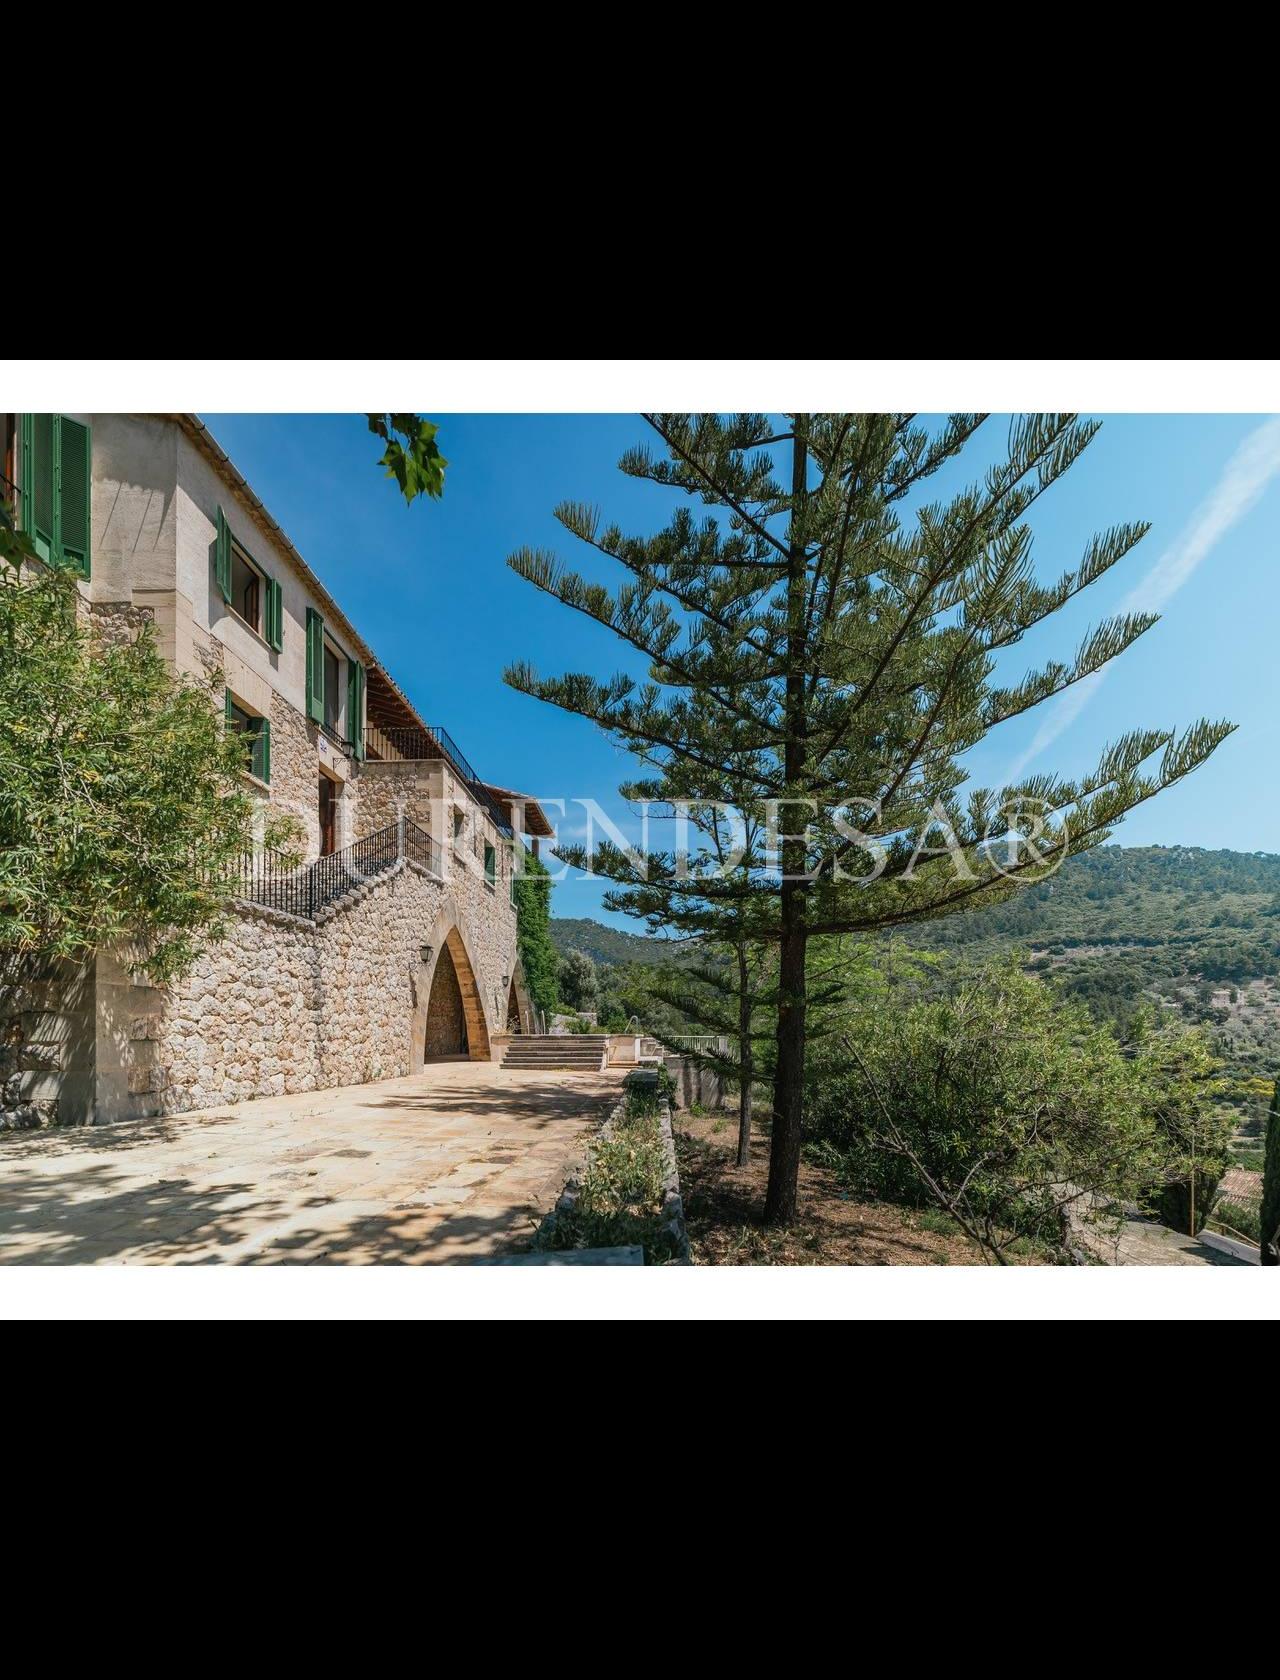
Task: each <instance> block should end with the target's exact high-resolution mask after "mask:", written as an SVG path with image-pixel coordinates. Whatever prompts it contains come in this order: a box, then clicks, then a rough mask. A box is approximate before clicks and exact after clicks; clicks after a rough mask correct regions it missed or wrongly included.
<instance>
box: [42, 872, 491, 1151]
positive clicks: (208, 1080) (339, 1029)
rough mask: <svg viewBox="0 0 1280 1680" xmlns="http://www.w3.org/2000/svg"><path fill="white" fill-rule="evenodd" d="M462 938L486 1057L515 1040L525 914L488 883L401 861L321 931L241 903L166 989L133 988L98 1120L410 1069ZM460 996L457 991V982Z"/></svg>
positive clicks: (465, 979) (477, 1039)
mask: <svg viewBox="0 0 1280 1680" xmlns="http://www.w3.org/2000/svg"><path fill="white" fill-rule="evenodd" d="M455 930H456V931H455ZM459 941H460V945H461V951H462V953H463V955H462V962H463V965H464V969H465V970H467V972H463V973H462V974H460V975H459V977H458V978H459V979H460V980H461V982H462V990H463V991H465V992H466V993H467V994H468V996H470V997H473V998H474V1000H475V1004H478V1006H479V1008H480V1009H481V1010H482V1011H483V1019H482V1021H481V1023H480V1029H479V1031H478V1032H477V1031H475V1030H471V1031H470V1032H469V1034H468V1036H469V1038H470V1040H471V1043H470V1045H469V1051H470V1054H471V1055H472V1056H473V1057H484V1056H488V1055H491V1054H493V1053H494V1052H495V1050H496V1049H497V1044H496V1041H497V1040H498V1039H499V1038H500V1036H501V1035H503V1034H505V1031H506V1002H507V995H508V991H509V987H510V979H511V976H512V974H513V973H514V972H515V961H516V941H515V912H514V911H513V910H512V909H511V907H510V905H509V904H508V903H507V902H506V900H505V899H504V898H500V897H499V895H497V894H495V893H493V892H491V891H490V890H489V889H488V888H487V887H485V886H484V884H483V882H477V881H475V880H474V879H473V878H472V877H470V876H467V877H465V878H459V879H457V880H455V881H453V882H444V881H441V880H439V879H437V878H435V877H434V876H432V875H430V874H428V873H427V871H425V870H423V869H419V868H417V867H416V866H415V865H413V864H401V865H399V866H398V867H397V868H396V869H395V871H394V872H392V873H391V874H389V875H386V876H381V877H379V878H378V879H377V880H375V881H373V882H371V883H370V884H369V885H368V886H367V887H365V888H364V889H362V890H361V891H360V892H359V893H358V894H356V895H355V896H353V897H352V898H350V899H347V900H345V901H343V903H342V904H340V905H339V906H338V907H337V908H336V909H335V910H334V911H332V912H330V913H329V914H328V916H327V918H326V919H324V920H322V921H320V922H318V923H314V924H313V923H311V922H307V921H302V920H298V919H295V918H292V917H284V916H280V915H276V914H274V913H272V912H269V911H256V910H248V909H245V910H244V911H243V912H242V913H237V914H236V915H235V916H233V917H232V918H231V922H230V928H229V932H228V935H227V937H226V939H224V940H223V941H221V942H220V943H219V944H217V945H214V946H212V947H211V948H210V949H209V950H207V951H206V952H205V953H204V955H203V956H201V957H200V958H199V960H198V961H197V963H196V965H195V967H194V968H193V969H192V971H191V972H190V973H189V974H188V975H187V976H185V977H184V978H183V980H182V981H180V982H179V983H178V984H176V985H175V986H173V987H172V988H170V989H169V990H168V991H161V990H159V989H157V988H153V987H147V986H145V985H134V986H133V988H132V992H131V999H130V1003H129V1006H128V1009H127V1011H125V1010H121V1011H119V1012H118V1013H119V1014H120V1015H121V1016H122V1017H123V1015H124V1014H126V1013H127V1015H128V1020H127V1022H126V1021H123V1020H122V1022H121V1026H122V1031H121V1032H120V1033H119V1034H118V1035H117V1037H116V1039H115V1041H114V1042H116V1043H117V1044H118V1045H119V1046H120V1047H121V1056H120V1076H119V1077H117V1078H116V1080H115V1081H114V1083H112V1082H111V1079H110V1075H109V1072H108V1069H107V1067H106V1066H105V1061H106V1060H109V1059H110V1058H109V1055H107V1056H106V1057H104V1065H103V1066H102V1067H101V1068H100V1070H99V1083H100V1086H101V1087H102V1089H103V1091H104V1093H105V1092H107V1091H108V1089H110V1092H111V1096H110V1100H109V1101H100V1103H99V1105H98V1110H97V1118H99V1119H123V1118H135V1117H140V1116H142V1115H145V1114H160V1113H164V1114H171V1113H180V1112H183V1111H184V1110H188V1109H193V1108H202V1107H209V1106H212V1105H215V1104H218V1103H224V1102H241V1101H244V1100H246V1099H248V1098H250V1097H257V1096H275V1095H281V1094H284V1093H286V1092H296V1091H312V1090H321V1089H324V1088H327V1087H330V1086H334V1085H357V1084H362V1083H364V1082H366V1081H368V1080H371V1079H384V1078H391V1077H393V1076H395V1075H398V1074H405V1073H410V1072H413V1071H415V1070H416V1069H417V1068H420V1067H421V1065H422V1061H423V1054H424V1049H425V1050H426V1052H427V1054H431V1053H432V1050H431V1048H430V1047H429V1040H430V1035H429V1027H428V1021H429V1014H430V1009H429V1002H430V1000H431V999H432V982H433V980H434V978H435V973H436V969H437V966H438V965H439V963H440V962H441V961H442V960H443V961H452V960H453V958H452V956H450V955H448V954H447V952H446V942H448V945H449V948H450V950H452V951H453V952H454V953H455V954H456V953H457V952H458V949H459V944H458V942H459ZM424 951H428V952H429V953H430V954H429V956H427V957H424V955H423V953H424ZM101 963H102V959H100V965H101ZM101 972H102V974H103V975H104V977H105V973H106V970H105V968H102V969H101ZM504 979H505V981H506V984H505V985H504V984H503V982H504ZM450 996H451V997H453V996H458V997H460V994H459V990H458V986H457V983H456V982H455V986H454V988H453V989H452V992H451V994H450ZM474 1006H475V1005H474V1004H473V1007H474ZM454 1030H456V1024H454ZM65 1118H69V1117H67V1116H64V1119H65Z"/></svg>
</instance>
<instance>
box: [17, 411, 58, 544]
mask: <svg viewBox="0 0 1280 1680" xmlns="http://www.w3.org/2000/svg"><path fill="white" fill-rule="evenodd" d="M53 422H54V416H53V415H52V414H24V415H23V416H22V528H23V530H24V531H25V532H26V533H27V535H28V536H29V537H30V538H31V540H32V542H33V543H34V544H35V550H36V553H37V554H38V555H39V556H40V558H41V559H42V560H47V561H49V562H52V561H53V559H54V557H55V554H56V549H55V545H54V530H53V527H54V507H55V498H54V486H53V465H54V461H53V455H54V432H55V427H54V424H53Z"/></svg>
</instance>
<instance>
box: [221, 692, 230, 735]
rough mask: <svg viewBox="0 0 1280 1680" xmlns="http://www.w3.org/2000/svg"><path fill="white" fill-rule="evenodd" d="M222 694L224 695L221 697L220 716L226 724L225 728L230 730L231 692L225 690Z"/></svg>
mask: <svg viewBox="0 0 1280 1680" xmlns="http://www.w3.org/2000/svg"><path fill="white" fill-rule="evenodd" d="M223 693H224V697H223V702H222V716H223V720H224V722H225V723H226V726H227V728H228V729H230V728H231V705H232V701H231V690H230V689H229V688H228V689H225V690H224V691H223Z"/></svg>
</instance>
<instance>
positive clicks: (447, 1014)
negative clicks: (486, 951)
mask: <svg viewBox="0 0 1280 1680" xmlns="http://www.w3.org/2000/svg"><path fill="white" fill-rule="evenodd" d="M422 1055H423V1060H424V1061H427V1062H430V1061H436V1060H439V1059H440V1058H442V1057H448V1056H468V1057H470V1059H471V1060H472V1061H473V1062H487V1061H488V1060H489V1059H490V1050H489V1027H488V1023H487V1022H486V1021H485V1018H484V1005H483V1004H482V1003H481V1001H480V988H479V986H478V985H477V984H476V977H475V971H474V969H473V968H472V966H471V959H470V957H469V956H468V955H467V948H466V946H465V945H464V944H463V942H462V935H461V934H460V933H459V932H458V929H457V926H456V924H455V925H454V926H453V927H451V928H450V929H449V931H448V933H447V934H446V935H445V937H444V941H443V943H442V944H441V946H440V951H439V955H438V956H437V957H436V964H435V970H434V972H433V974H432V976H431V991H430V994H429V996H428V999H427V1018H426V1025H425V1028H424V1032H423V1044H422Z"/></svg>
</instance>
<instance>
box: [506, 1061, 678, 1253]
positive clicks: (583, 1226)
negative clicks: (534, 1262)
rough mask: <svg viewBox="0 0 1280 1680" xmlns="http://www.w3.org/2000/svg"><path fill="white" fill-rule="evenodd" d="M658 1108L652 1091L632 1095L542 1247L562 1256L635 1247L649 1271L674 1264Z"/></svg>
mask: <svg viewBox="0 0 1280 1680" xmlns="http://www.w3.org/2000/svg"><path fill="white" fill-rule="evenodd" d="M660 1108H661V1098H660V1096H659V1095H658V1093H657V1092H656V1091H654V1090H653V1088H652V1087H649V1088H645V1087H637V1088H635V1089H633V1090H631V1091H629V1092H628V1094H627V1103H626V1111H625V1113H624V1114H623V1115H621V1116H620V1117H619V1118H618V1119H617V1120H616V1121H615V1122H614V1124H613V1126H612V1128H611V1129H610V1132H609V1135H608V1136H607V1137H602V1138H601V1139H600V1141H599V1142H598V1143H597V1144H596V1146H595V1148H594V1149H593V1151H592V1155H591V1161H590V1164H589V1165H588V1167H587V1170H586V1172H585V1173H584V1174H583V1178H582V1185H581V1188H580V1189H579V1192H578V1197H577V1200H576V1201H575V1203H574V1205H573V1207H572V1208H571V1209H569V1210H568V1211H566V1212H564V1213H559V1214H557V1215H556V1217H555V1219H554V1220H553V1221H552V1222H551V1224H550V1226H549V1228H548V1230H547V1233H546V1235H545V1237H544V1238H543V1240H542V1243H541V1244H540V1246H542V1247H545V1248H548V1249H551V1250H564V1249H574V1248H613V1247H616V1246H618V1245H621V1244H627V1243H637V1244H639V1246H640V1247H641V1248H643V1249H644V1257H645V1262H646V1264H647V1265H660V1264H662V1263H664V1262H665V1261H668V1260H671V1259H673V1258H674V1256H675V1252H676V1243H675V1238H674V1236H673V1235H672V1233H671V1231H670V1230H669V1229H668V1228H667V1226H666V1225H665V1223H664V1222H663V1219H662V1201H663V1184H664V1182H665V1178H666V1164H667V1156H666V1146H665V1143H664V1141H663V1136H662V1128H661V1124H660V1121H659V1111H660Z"/></svg>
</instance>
